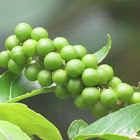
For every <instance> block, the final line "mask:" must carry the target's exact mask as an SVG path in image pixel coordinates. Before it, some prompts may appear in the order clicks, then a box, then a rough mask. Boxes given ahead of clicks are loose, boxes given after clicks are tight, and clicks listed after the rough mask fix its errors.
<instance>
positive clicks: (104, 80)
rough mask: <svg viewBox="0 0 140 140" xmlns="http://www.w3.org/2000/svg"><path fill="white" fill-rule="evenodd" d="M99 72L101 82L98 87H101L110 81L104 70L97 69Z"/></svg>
mask: <svg viewBox="0 0 140 140" xmlns="http://www.w3.org/2000/svg"><path fill="white" fill-rule="evenodd" d="M97 72H98V73H99V82H98V83H97V85H99V86H101V85H103V84H106V83H107V81H108V72H107V71H106V70H105V69H103V68H99V67H98V68H97Z"/></svg>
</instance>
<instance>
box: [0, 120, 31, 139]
mask: <svg viewBox="0 0 140 140" xmlns="http://www.w3.org/2000/svg"><path fill="white" fill-rule="evenodd" d="M0 139H1V140H31V138H30V137H28V136H27V135H26V134H25V133H24V132H23V131H22V130H21V129H20V127H18V126H16V125H15V124H12V123H10V122H7V121H0Z"/></svg>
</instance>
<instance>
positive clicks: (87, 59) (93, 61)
mask: <svg viewBox="0 0 140 140" xmlns="http://www.w3.org/2000/svg"><path fill="white" fill-rule="evenodd" d="M82 62H83V63H84V64H85V67H86V68H93V69H96V68H97V67H98V61H97V58H96V57H95V56H94V55H93V54H87V55H85V56H84V57H83V58H82Z"/></svg>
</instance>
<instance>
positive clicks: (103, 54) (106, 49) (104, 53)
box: [94, 34, 112, 63]
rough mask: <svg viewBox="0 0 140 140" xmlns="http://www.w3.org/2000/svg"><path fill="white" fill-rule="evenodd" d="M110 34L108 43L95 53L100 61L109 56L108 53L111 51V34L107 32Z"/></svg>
mask: <svg viewBox="0 0 140 140" xmlns="http://www.w3.org/2000/svg"><path fill="white" fill-rule="evenodd" d="M107 36H108V42H107V45H106V46H104V47H103V48H102V49H100V50H99V51H97V52H96V53H94V55H95V56H96V58H97V60H98V63H100V62H101V61H102V60H103V59H105V57H106V56H107V54H108V53H109V50H110V49H111V43H112V40H111V37H110V35H109V34H107Z"/></svg>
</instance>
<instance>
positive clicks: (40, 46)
mask: <svg viewBox="0 0 140 140" xmlns="http://www.w3.org/2000/svg"><path fill="white" fill-rule="evenodd" d="M54 50H55V46H54V44H53V41H52V40H51V39H48V38H42V39H40V40H39V41H38V43H37V52H38V54H39V55H40V56H45V55H46V54H48V53H50V52H53V51H54Z"/></svg>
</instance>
